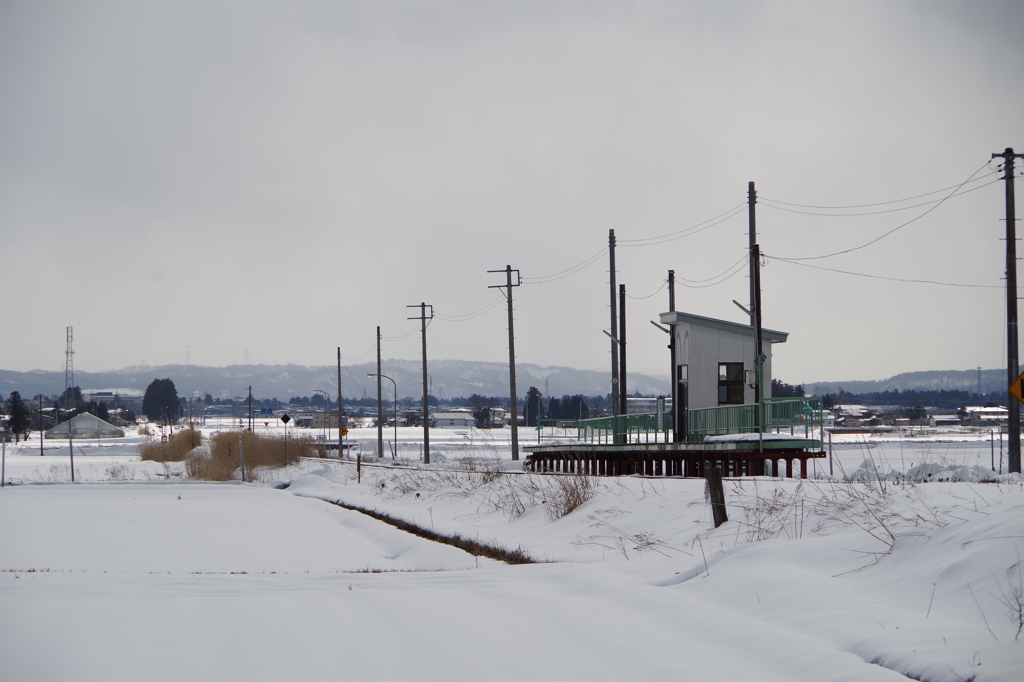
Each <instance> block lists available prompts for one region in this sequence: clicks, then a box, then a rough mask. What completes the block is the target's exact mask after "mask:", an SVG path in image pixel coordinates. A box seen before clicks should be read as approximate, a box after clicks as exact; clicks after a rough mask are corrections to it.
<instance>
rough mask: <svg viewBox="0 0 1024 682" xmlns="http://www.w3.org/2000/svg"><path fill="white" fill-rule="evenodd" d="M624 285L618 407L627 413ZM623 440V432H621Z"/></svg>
mask: <svg viewBox="0 0 1024 682" xmlns="http://www.w3.org/2000/svg"><path fill="white" fill-rule="evenodd" d="M626 397H627V395H626V285H625V284H620V285H619V409H621V410H622V414H629V409H627V407H626V406H627V405H629V403H628V402H626ZM623 440H625V434H623Z"/></svg>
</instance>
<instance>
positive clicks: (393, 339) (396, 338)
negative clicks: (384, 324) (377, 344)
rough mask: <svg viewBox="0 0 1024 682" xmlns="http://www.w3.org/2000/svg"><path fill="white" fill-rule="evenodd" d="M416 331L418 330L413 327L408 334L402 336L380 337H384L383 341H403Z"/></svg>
mask: <svg viewBox="0 0 1024 682" xmlns="http://www.w3.org/2000/svg"><path fill="white" fill-rule="evenodd" d="M418 332H419V329H413V330H412V331H410V332H409V333H408V334H403V335H402V336H381V337H380V338H382V339H384V340H385V341H391V342H395V341H405V340H406V339H407V338H409V337H410V336H413V335H414V334H417V333H418Z"/></svg>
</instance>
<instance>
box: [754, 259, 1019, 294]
mask: <svg viewBox="0 0 1024 682" xmlns="http://www.w3.org/2000/svg"><path fill="white" fill-rule="evenodd" d="M762 255H763V256H764V257H765V258H768V259H770V260H777V261H781V262H783V263H789V264H790V265H800V266H803V267H805V268H814V269H815V270H824V271H826V272H837V273H839V274H843V275H853V276H855V277H867V278H868V279H882V280H886V281H887V282H907V283H910V284H935V285H937V286H943V287H960V288H964V289H1005V287H1003V286H1000V285H997V284H958V283H955V282H938V281H935V280H930V279H903V278H900V277H884V276H882V275H869V274H867V273H863V272H851V271H849V270H837V269H836V268H826V267H822V266H821V265H811V264H810V263H798V262H794V261H792V260H790V259H788V258H778V257H776V256H769V255H768V254H762Z"/></svg>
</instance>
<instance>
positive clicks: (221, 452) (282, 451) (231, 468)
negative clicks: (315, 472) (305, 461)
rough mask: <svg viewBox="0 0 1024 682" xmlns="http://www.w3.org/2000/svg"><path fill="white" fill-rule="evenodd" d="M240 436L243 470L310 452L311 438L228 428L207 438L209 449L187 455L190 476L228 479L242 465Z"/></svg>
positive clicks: (289, 461) (294, 459) (279, 463)
mask: <svg viewBox="0 0 1024 682" xmlns="http://www.w3.org/2000/svg"><path fill="white" fill-rule="evenodd" d="M239 436H241V439H242V453H243V454H244V456H245V468H246V471H255V470H257V469H260V468H275V467H282V466H285V465H286V464H294V463H295V462H298V461H299V458H300V457H305V456H310V455H311V454H313V453H312V452H311V451H312V449H313V441H312V439H310V438H305V437H300V438H295V437H292V438H289V439H288V440H287V442H286V441H285V439H284V438H274V437H267V436H260V435H257V434H255V433H252V432H250V431H241V432H239V431H227V432H223V433H218V434H215V435H214V436H213V438H211V439H210V442H209V446H210V447H209V450H208V452H203V453H198V452H197V453H196V456H194V457H190V458H188V460H187V461H186V462H185V468H186V471H187V472H188V475H189V477H190V478H196V479H200V480H204V481H229V480H231V479H232V477H233V475H234V472H235V470H236V469H238V468H239V467H241V465H242V462H241V457H240V456H239V447H238V440H239Z"/></svg>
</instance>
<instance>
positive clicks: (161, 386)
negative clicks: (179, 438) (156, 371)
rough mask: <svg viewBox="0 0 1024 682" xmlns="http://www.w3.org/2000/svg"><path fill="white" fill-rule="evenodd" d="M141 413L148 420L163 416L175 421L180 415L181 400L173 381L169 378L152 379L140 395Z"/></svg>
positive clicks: (162, 417)
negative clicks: (144, 392) (141, 395)
mask: <svg viewBox="0 0 1024 682" xmlns="http://www.w3.org/2000/svg"><path fill="white" fill-rule="evenodd" d="M142 413H143V414H145V415H146V416H147V417H148V418H149V420H150V421H156V420H157V419H164V418H167V419H170V420H173V421H177V420H178V418H179V417H180V416H181V402H180V401H179V400H178V390H177V389H176V388H175V387H174V382H173V381H171V380H170V379H153V382H152V383H151V384H150V385H149V386H147V387H146V394H145V395H144V396H143V397H142Z"/></svg>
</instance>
